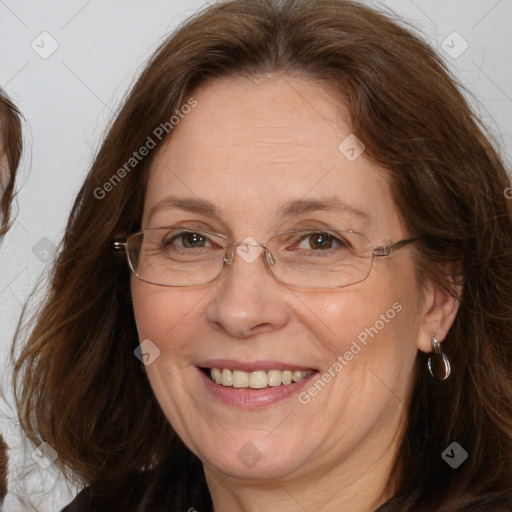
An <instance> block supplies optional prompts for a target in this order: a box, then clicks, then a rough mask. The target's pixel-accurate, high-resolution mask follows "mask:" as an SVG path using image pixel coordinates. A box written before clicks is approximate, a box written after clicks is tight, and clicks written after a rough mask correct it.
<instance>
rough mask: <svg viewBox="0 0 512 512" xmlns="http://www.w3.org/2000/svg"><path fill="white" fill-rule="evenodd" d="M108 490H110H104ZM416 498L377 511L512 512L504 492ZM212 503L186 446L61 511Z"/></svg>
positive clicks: (147, 510) (188, 507)
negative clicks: (454, 502)
mask: <svg viewBox="0 0 512 512" xmlns="http://www.w3.org/2000/svg"><path fill="white" fill-rule="evenodd" d="M102 487H106V488H107V491H102ZM421 501H422V500H421V499H420V500H417V498H415V497H414V496H412V495H408V496H397V497H395V498H393V499H391V500H390V501H388V502H387V503H385V504H384V505H382V506H381V507H379V509H378V510H377V511H375V512H401V511H403V510H414V511H415V512H437V511H439V510H443V511H445V510H447V511H448V510H449V512H512V501H511V500H510V499H509V498H507V496H505V495H503V494H501V493H490V494H487V495H486V496H480V497H473V498H472V497H470V496H467V501H466V502H465V504H464V505H461V506H455V507H450V506H449V505H448V507H446V508H445V507H443V506H442V507H441V508H439V507H437V506H434V507H433V506H432V505H430V506H427V505H424V506H421V505H419V506H418V505H417V503H418V502H420V503H421ZM211 510H212V501H211V498H210V493H209V492H208V487H207V485H206V479H205V476H204V471H203V466H202V464H201V462H200V461H199V459H198V458H197V457H196V456H195V455H193V454H192V453H191V452H190V451H189V450H188V449H186V448H185V447H183V448H181V449H179V450H178V452H177V453H176V454H174V455H173V457H172V459H170V460H168V461H166V462H164V463H162V464H161V465H159V466H158V467H157V468H155V469H152V470H148V471H143V472H137V473H133V474H131V475H128V476H127V477H126V478H124V479H123V481H122V484H119V485H117V486H116V485H113V484H109V485H98V484H96V485H94V484H93V485H91V486H89V487H86V488H85V489H84V490H82V492H80V494H78V496H77V497H76V498H75V499H74V500H73V501H72V502H71V503H70V504H69V505H68V506H67V507H66V508H64V509H63V510H62V511H61V512H118V511H119V512H120V511H122V512H192V511H197V512H210V511H211Z"/></svg>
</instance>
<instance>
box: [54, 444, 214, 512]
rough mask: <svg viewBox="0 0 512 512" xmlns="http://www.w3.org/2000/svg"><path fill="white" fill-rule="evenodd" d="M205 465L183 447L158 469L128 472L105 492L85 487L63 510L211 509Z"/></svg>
mask: <svg viewBox="0 0 512 512" xmlns="http://www.w3.org/2000/svg"><path fill="white" fill-rule="evenodd" d="M211 508H212V502H211V498H210V493H209V492H208V487H207V486H206V479H205V477H204V472H203V466H202V464H201V462H200V461H199V459H198V458H197V457H196V456H195V455H193V454H192V453H190V452H189V451H188V450H187V449H183V450H182V451H180V452H178V453H177V454H175V455H174V456H173V458H172V459H171V460H169V461H167V462H165V463H163V464H161V465H160V466H158V468H155V469H152V470H149V471H143V472H138V473H136V474H135V473H134V474H132V475H129V476H128V477H127V478H126V479H125V480H124V481H123V483H122V485H118V486H115V485H110V486H108V489H107V490H106V491H103V490H102V489H101V488H100V487H99V486H98V485H94V484H93V485H91V486H89V487H86V488H85V489H84V490H82V492H80V494H78V496H77V497H76V498H75V499H74V500H73V501H72V502H71V503H70V504H69V505H68V506H67V507H66V508H64V509H63V510H62V512H118V511H119V512H121V511H122V512H174V511H176V512H187V511H188V510H190V509H192V510H196V511H198V512H210V510H211Z"/></svg>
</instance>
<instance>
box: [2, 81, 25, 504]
mask: <svg viewBox="0 0 512 512" xmlns="http://www.w3.org/2000/svg"><path fill="white" fill-rule="evenodd" d="M20 116H21V115H20V112H19V110H18V109H17V108H16V107H15V106H14V104H13V103H12V102H11V101H10V100H9V99H8V98H7V96H5V94H4V93H3V92H2V91H1V90H0V203H1V209H0V239H1V238H2V237H3V236H4V235H5V233H7V231H8V229H9V220H10V212H11V203H12V200H13V196H14V179H15V177H16V170H17V169H18V164H19V161H20V158H21V152H22V138H21V119H20ZM6 494H7V444H6V443H5V441H4V438H3V437H2V435H1V434H0V510H1V508H2V503H3V500H4V497H5V495H6Z"/></svg>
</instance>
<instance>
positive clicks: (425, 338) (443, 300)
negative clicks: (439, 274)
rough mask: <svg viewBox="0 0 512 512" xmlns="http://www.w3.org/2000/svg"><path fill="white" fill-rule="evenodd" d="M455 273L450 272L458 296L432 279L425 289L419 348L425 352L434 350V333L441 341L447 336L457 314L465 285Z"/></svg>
mask: <svg viewBox="0 0 512 512" xmlns="http://www.w3.org/2000/svg"><path fill="white" fill-rule="evenodd" d="M452 270H453V268H452ZM454 275H455V273H454V272H449V276H450V282H451V283H452V291H453V292H455V294H456V297H455V296H454V295H453V293H450V291H448V290H446V289H445V288H444V287H443V286H441V285H440V284H438V283H436V282H433V281H432V280H430V281H429V283H428V284H427V285H426V286H425V288H424V290H423V294H424V299H423V308H422V311H423V319H422V321H421V326H420V327H421V328H420V333H419V337H418V349H419V350H421V351H423V352H427V353H429V352H432V335H435V337H436V338H437V339H438V340H440V341H443V340H444V339H445V338H446V336H447V334H448V331H449V330H450V327H451V326H452V324H453V322H454V320H455V317H456V316H457V311H458V310H459V304H460V300H459V297H461V296H462V289H463V285H462V282H461V280H460V279H458V278H456V277H454ZM459 275H460V274H459Z"/></svg>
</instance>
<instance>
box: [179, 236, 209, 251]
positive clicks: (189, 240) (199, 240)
mask: <svg viewBox="0 0 512 512" xmlns="http://www.w3.org/2000/svg"><path fill="white" fill-rule="evenodd" d="M181 240H182V244H183V247H187V248H188V249H194V248H196V247H204V246H205V243H206V241H207V239H206V237H204V236H203V235H201V234H200V233H184V234H183V235H181Z"/></svg>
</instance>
